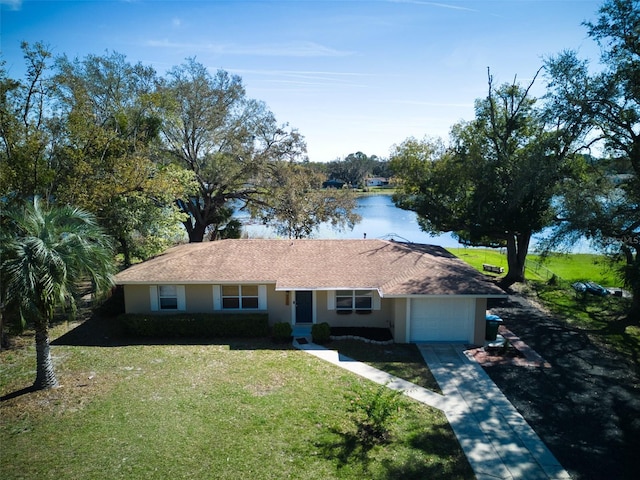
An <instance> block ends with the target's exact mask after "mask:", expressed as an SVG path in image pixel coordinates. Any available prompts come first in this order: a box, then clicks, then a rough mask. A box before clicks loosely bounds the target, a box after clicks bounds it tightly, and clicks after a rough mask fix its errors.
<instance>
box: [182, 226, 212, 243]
mask: <svg viewBox="0 0 640 480" xmlns="http://www.w3.org/2000/svg"><path fill="white" fill-rule="evenodd" d="M206 230H207V226H206V225H204V224H203V223H201V222H198V221H196V222H195V225H193V224H192V225H191V228H188V229H187V233H188V234H189V243H197V242H202V241H204V233H205V231H206Z"/></svg>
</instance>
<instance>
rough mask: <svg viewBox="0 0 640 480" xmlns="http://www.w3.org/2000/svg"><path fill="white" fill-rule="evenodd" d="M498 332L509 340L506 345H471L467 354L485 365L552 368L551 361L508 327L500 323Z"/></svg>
mask: <svg viewBox="0 0 640 480" xmlns="http://www.w3.org/2000/svg"><path fill="white" fill-rule="evenodd" d="M498 333H499V334H500V335H502V336H503V337H504V338H505V339H506V341H507V342H506V344H505V346H504V347H494V348H491V347H489V346H484V347H470V348H469V349H468V350H465V352H464V353H465V355H466V356H467V357H468V358H469V359H471V360H474V361H476V362H478V363H479V364H480V365H482V366H483V367H493V366H496V365H514V366H518V367H544V368H551V365H550V364H549V362H547V361H546V360H545V359H544V358H542V357H541V356H540V355H539V354H538V352H536V351H535V350H533V349H532V348H531V347H530V346H529V345H527V344H526V343H524V342H523V341H522V340H521V339H520V338H519V337H518V336H516V335H515V334H514V333H513V332H512V331H511V330H509V329H508V328H506V327H504V326H503V325H500V327H499V328H498Z"/></svg>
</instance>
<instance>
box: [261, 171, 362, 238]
mask: <svg viewBox="0 0 640 480" xmlns="http://www.w3.org/2000/svg"><path fill="white" fill-rule="evenodd" d="M323 180H324V175H322V174H321V173H318V172H315V171H314V170H312V169H310V168H308V167H306V166H305V165H301V164H296V163H290V162H280V163H278V164H277V165H275V166H274V167H273V169H272V181H271V182H270V186H269V189H268V191H266V192H265V194H266V198H264V199H263V200H262V201H261V202H259V203H257V204H256V206H255V207H254V208H253V211H252V216H253V217H255V218H258V219H260V220H261V221H262V222H263V223H264V224H266V225H271V226H273V227H274V228H275V230H276V232H277V233H278V234H279V235H283V236H285V237H288V238H307V237H310V236H311V235H312V234H313V232H314V231H316V230H317V229H318V227H319V226H320V224H322V223H325V222H326V223H329V224H331V225H332V227H333V228H335V229H337V230H343V229H345V228H350V229H352V228H353V226H354V225H355V224H356V223H357V222H359V221H360V216H359V215H358V214H356V213H354V210H355V208H356V198H355V195H354V193H353V192H352V191H351V190H349V189H341V190H337V189H322V188H321V187H322V182H323ZM267 197H268V198H267Z"/></svg>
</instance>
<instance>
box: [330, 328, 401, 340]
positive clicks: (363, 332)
mask: <svg viewBox="0 0 640 480" xmlns="http://www.w3.org/2000/svg"><path fill="white" fill-rule="evenodd" d="M347 335H352V336H354V337H361V338H368V339H369V340H375V341H378V342H387V341H389V340H393V336H392V335H391V331H390V330H389V329H388V328H372V327H331V336H335V337H343V336H347Z"/></svg>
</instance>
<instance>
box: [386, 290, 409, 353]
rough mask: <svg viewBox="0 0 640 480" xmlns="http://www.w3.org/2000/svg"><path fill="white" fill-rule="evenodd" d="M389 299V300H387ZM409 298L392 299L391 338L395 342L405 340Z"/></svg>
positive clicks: (404, 341) (403, 341)
mask: <svg viewBox="0 0 640 480" xmlns="http://www.w3.org/2000/svg"><path fill="white" fill-rule="evenodd" d="M389 301H391V300H389ZM408 303H409V299H407V298H394V299H393V328H392V332H393V339H394V341H395V342H396V343H406V341H407V305H408Z"/></svg>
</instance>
